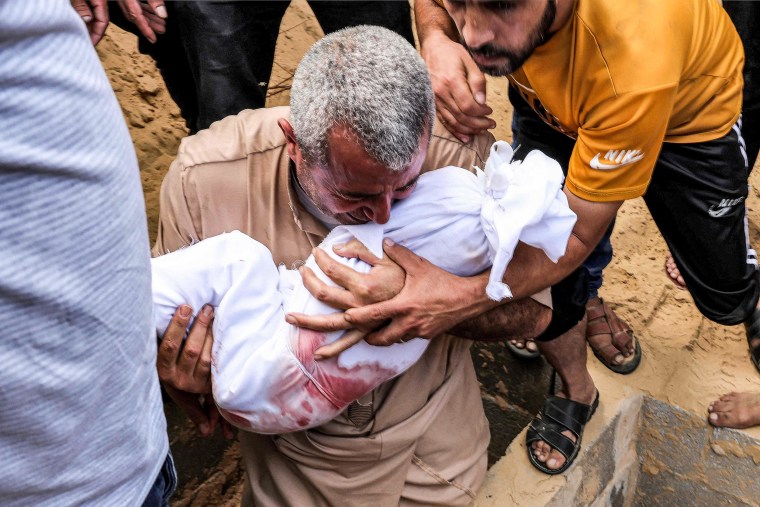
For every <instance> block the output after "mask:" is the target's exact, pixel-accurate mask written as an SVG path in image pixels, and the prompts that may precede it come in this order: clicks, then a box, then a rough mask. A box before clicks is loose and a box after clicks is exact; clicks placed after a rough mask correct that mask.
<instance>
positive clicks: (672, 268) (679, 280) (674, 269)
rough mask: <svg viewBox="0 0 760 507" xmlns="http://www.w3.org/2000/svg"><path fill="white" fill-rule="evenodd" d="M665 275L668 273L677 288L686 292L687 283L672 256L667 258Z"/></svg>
mask: <svg viewBox="0 0 760 507" xmlns="http://www.w3.org/2000/svg"><path fill="white" fill-rule="evenodd" d="M665 273H667V275H668V277H669V278H670V280H671V281H672V282H673V283H674V284H675V286H676V287H677V288H679V289H681V290H686V282H685V281H684V279H683V277H682V276H681V271H679V270H678V266H676V261H675V260H674V259H673V256H672V255H670V254H668V256H667V257H665Z"/></svg>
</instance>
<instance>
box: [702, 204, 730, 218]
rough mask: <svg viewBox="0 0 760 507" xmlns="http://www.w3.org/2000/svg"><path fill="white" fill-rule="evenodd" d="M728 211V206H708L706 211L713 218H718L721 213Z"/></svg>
mask: <svg viewBox="0 0 760 507" xmlns="http://www.w3.org/2000/svg"><path fill="white" fill-rule="evenodd" d="M729 211H731V207H730V206H727V207H725V208H713V207H710V209H709V210H707V212H708V213H709V214H710V216H711V217H713V218H720V217H722V216H723V215H726V214H727V213H728V212H729Z"/></svg>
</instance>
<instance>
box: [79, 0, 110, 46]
mask: <svg viewBox="0 0 760 507" xmlns="http://www.w3.org/2000/svg"><path fill="white" fill-rule="evenodd" d="M71 6H72V7H73V8H74V10H75V11H77V14H79V16H80V17H81V18H82V21H84V23H85V25H87V31H88V32H89V34H90V40H91V41H92V45H93V46H96V45H97V44H98V42H100V40H101V39H102V38H103V35H104V34H105V33H106V28H107V27H108V6H107V5H106V0H71Z"/></svg>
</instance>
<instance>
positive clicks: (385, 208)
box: [369, 194, 393, 225]
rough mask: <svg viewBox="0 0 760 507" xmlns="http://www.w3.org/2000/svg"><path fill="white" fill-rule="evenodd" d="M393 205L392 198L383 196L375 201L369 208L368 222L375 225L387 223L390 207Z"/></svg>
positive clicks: (389, 216)
mask: <svg viewBox="0 0 760 507" xmlns="http://www.w3.org/2000/svg"><path fill="white" fill-rule="evenodd" d="M392 204H393V196H392V195H390V194H388V195H383V196H380V197H378V198H377V199H375V202H373V203H372V207H371V208H370V215H371V216H370V217H369V218H370V220H372V221H373V222H375V223H377V224H380V225H382V224H384V223H387V222H388V220H389V219H390V218H391V205H392Z"/></svg>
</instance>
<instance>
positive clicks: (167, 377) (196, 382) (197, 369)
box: [156, 305, 232, 438]
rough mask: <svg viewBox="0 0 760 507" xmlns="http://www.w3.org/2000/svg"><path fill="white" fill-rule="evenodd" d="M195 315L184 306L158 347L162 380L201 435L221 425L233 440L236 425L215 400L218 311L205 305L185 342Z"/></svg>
mask: <svg viewBox="0 0 760 507" xmlns="http://www.w3.org/2000/svg"><path fill="white" fill-rule="evenodd" d="M192 315H193V310H192V308H190V307H189V306H188V305H182V306H180V307H179V308H177V311H176V312H175V313H174V317H172V320H171V322H170V323H169V326H168V327H167V328H166V333H164V337H163V340H162V341H161V345H159V347H158V358H157V360H156V368H157V370H158V378H159V379H160V380H161V383H162V385H163V387H164V390H165V391H166V393H167V394H168V395H169V396H171V398H172V399H173V400H174V401H175V403H177V405H179V406H180V407H181V408H182V410H184V411H185V414H187V416H188V417H189V418H190V420H191V421H193V422H194V423H195V425H196V426H198V430H199V431H200V432H201V435H203V436H204V437H205V436H209V435H211V434H212V433H213V432H214V429H215V428H216V426H217V424H219V425H220V426H221V428H222V433H224V436H225V437H227V438H232V426H231V425H230V424H229V423H228V422H227V421H225V420H224V419H222V418H221V417H220V415H219V410H218V409H217V408H216V404H215V403H214V402H213V400H212V398H211V346H212V345H213V342H214V337H213V335H212V334H211V323H212V322H213V320H214V308H213V307H212V306H211V305H205V306H204V307H203V308H202V309H201V311H200V312H199V313H198V315H197V316H196V317H195V321H194V322H193V325H192V327H191V328H190V332H189V333H188V334H187V339H186V340H184V343H183V338H184V336H185V330H186V329H187V325H188V323H189V322H190V318H191V317H192Z"/></svg>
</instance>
